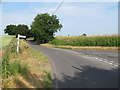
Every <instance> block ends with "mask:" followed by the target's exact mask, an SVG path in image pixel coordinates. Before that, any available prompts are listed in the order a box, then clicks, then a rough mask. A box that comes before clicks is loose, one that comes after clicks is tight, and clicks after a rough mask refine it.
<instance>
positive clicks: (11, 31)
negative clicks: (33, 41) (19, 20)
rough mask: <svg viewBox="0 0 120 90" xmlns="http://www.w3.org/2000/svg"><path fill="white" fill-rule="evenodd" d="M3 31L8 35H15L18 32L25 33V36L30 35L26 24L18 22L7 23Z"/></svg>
mask: <svg viewBox="0 0 120 90" xmlns="http://www.w3.org/2000/svg"><path fill="white" fill-rule="evenodd" d="M4 31H5V33H8V35H16V37H17V35H18V34H21V35H25V36H27V37H30V36H31V31H30V30H29V28H28V26H27V25H24V24H23V25H21V24H19V25H18V26H16V25H7V26H6V29H5V30H4Z"/></svg>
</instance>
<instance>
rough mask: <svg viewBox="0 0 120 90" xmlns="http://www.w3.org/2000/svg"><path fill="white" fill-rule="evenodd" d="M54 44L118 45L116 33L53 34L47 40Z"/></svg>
mask: <svg viewBox="0 0 120 90" xmlns="http://www.w3.org/2000/svg"><path fill="white" fill-rule="evenodd" d="M49 43H50V44H54V45H70V46H104V47H118V46H120V44H119V43H118V35H111V36H109V35H104V36H55V39H54V40H53V41H50V42H49Z"/></svg>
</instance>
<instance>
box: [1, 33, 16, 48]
mask: <svg viewBox="0 0 120 90" xmlns="http://www.w3.org/2000/svg"><path fill="white" fill-rule="evenodd" d="M14 37H15V36H13V35H0V48H3V47H5V46H7V45H8V44H9V43H10V41H11V40H12V39H13V38H14Z"/></svg>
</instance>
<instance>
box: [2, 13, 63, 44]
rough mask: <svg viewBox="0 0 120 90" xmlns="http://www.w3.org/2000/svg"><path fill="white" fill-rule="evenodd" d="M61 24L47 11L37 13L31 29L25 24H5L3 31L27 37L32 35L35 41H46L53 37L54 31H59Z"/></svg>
mask: <svg viewBox="0 0 120 90" xmlns="http://www.w3.org/2000/svg"><path fill="white" fill-rule="evenodd" d="M61 28H62V25H61V24H60V22H59V19H57V16H56V15H51V16H50V15H49V14H48V13H44V14H37V16H36V17H35V18H34V21H33V22H32V25H31V29H29V28H28V26H27V25H21V24H19V25H17V26H16V25H12V24H11V25H7V26H6V28H5V30H4V31H5V33H8V35H16V37H17V35H18V34H21V35H25V36H27V37H34V41H36V42H37V43H47V42H49V41H51V40H53V39H54V33H55V32H57V31H60V29H61Z"/></svg>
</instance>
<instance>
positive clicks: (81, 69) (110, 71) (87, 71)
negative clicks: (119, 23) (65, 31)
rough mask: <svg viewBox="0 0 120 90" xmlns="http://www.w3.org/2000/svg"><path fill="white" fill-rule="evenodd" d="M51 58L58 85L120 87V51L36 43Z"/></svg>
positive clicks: (39, 49)
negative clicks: (119, 67)
mask: <svg viewBox="0 0 120 90" xmlns="http://www.w3.org/2000/svg"><path fill="white" fill-rule="evenodd" d="M28 43H29V44H30V46H31V47H32V48H33V49H36V50H38V51H41V52H43V53H44V54H45V55H46V57H47V58H48V60H49V62H50V64H51V68H52V76H53V87H54V88H118V64H117V62H118V53H117V52H107V51H90V50H67V49H56V48H48V47H43V46H39V45H35V44H34V43H33V42H30V41H28Z"/></svg>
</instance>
